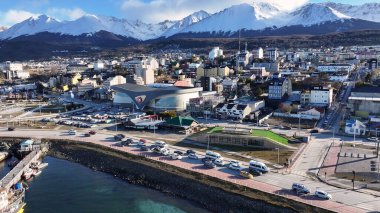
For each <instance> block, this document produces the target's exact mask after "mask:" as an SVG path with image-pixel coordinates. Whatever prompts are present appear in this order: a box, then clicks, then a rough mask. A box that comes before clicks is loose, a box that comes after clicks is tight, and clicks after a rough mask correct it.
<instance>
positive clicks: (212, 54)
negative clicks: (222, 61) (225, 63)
mask: <svg viewBox="0 0 380 213" xmlns="http://www.w3.org/2000/svg"><path fill="white" fill-rule="evenodd" d="M220 56H223V50H222V49H220V48H219V47H214V48H213V49H212V50H211V51H210V53H209V54H208V58H209V59H210V60H214V59H215V58H219V57H220Z"/></svg>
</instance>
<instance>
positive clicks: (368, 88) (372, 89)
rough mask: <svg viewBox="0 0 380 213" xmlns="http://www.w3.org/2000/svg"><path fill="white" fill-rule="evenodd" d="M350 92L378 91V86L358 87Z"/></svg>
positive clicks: (379, 90)
mask: <svg viewBox="0 0 380 213" xmlns="http://www.w3.org/2000/svg"><path fill="white" fill-rule="evenodd" d="M352 92H362V93H380V87H370V86H364V87H358V88H355V89H353V90H352Z"/></svg>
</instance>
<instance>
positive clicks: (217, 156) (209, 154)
mask: <svg viewBox="0 0 380 213" xmlns="http://www.w3.org/2000/svg"><path fill="white" fill-rule="evenodd" d="M206 158H211V159H213V160H216V159H223V158H222V156H221V155H220V154H219V153H216V152H213V151H206Z"/></svg>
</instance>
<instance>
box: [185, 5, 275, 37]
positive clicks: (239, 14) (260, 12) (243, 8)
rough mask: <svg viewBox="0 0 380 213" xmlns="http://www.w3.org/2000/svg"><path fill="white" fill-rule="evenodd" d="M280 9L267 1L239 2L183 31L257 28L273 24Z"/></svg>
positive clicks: (225, 30)
mask: <svg viewBox="0 0 380 213" xmlns="http://www.w3.org/2000/svg"><path fill="white" fill-rule="evenodd" d="M280 13H281V11H280V10H279V9H278V8H277V7H275V6H274V5H271V4H268V3H253V4H240V5H234V6H232V7H229V8H227V9H225V10H223V11H221V12H219V13H216V14H214V15H212V16H210V17H208V18H206V19H203V20H202V21H200V22H198V23H195V24H193V25H191V26H189V27H187V28H186V29H184V30H182V31H181V33H185V32H235V31H238V30H240V29H249V30H257V29H263V28H266V27H270V26H273V25H274V24H275V20H276V18H275V17H276V16H277V15H279V14H280Z"/></svg>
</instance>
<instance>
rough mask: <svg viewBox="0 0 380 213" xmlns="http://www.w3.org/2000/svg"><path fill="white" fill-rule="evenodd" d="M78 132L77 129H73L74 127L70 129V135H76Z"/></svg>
mask: <svg viewBox="0 0 380 213" xmlns="http://www.w3.org/2000/svg"><path fill="white" fill-rule="evenodd" d="M76 134H77V131H75V130H73V129H71V130H70V131H69V135H76Z"/></svg>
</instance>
